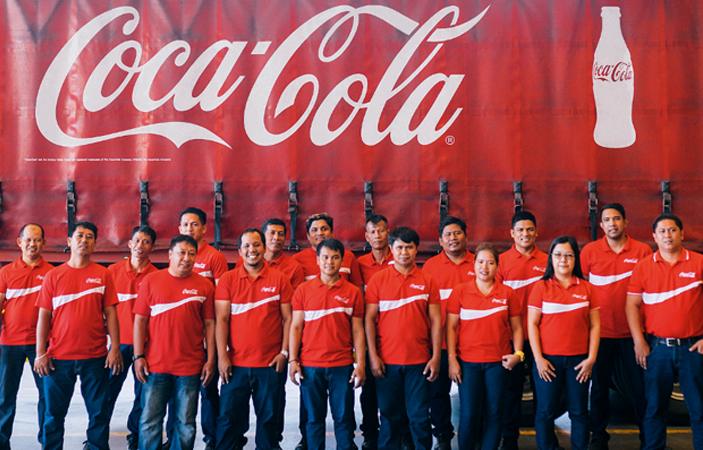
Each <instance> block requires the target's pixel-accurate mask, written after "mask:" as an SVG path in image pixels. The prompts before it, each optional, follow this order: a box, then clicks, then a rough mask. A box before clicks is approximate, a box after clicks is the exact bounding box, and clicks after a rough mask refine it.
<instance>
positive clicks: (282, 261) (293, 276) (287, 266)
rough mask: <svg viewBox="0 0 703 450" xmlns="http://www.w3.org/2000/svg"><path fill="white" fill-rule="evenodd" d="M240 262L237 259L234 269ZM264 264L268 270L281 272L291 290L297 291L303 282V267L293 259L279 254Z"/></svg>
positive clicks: (239, 265) (240, 259)
mask: <svg viewBox="0 0 703 450" xmlns="http://www.w3.org/2000/svg"><path fill="white" fill-rule="evenodd" d="M241 261H242V258H239V259H238V260H237V263H236V264H235V266H234V267H235V269H238V268H239V267H241V265H242V263H241ZM266 264H268V266H269V267H270V268H272V269H276V270H278V271H279V272H282V273H283V275H285V276H286V277H287V278H288V281H289V282H290V284H291V286H292V287H293V289H298V286H300V285H301V284H302V283H303V282H304V281H305V273H304V272H303V266H301V265H300V264H299V263H298V262H297V261H295V260H293V258H291V257H290V256H288V255H286V254H285V253H281V256H279V257H278V258H276V259H274V260H273V261H271V262H268V261H266Z"/></svg>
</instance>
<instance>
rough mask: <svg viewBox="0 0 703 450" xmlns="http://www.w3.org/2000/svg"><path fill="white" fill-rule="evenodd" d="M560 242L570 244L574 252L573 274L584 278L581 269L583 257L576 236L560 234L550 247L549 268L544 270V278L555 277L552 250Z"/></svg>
mask: <svg viewBox="0 0 703 450" xmlns="http://www.w3.org/2000/svg"><path fill="white" fill-rule="evenodd" d="M559 244H569V246H570V247H571V250H573V252H574V264H575V265H574V271H573V272H572V274H573V276H575V277H578V278H581V279H583V271H582V270H581V259H580V258H579V244H578V242H577V241H576V238H575V237H573V236H559V237H558V238H556V239H554V241H553V242H552V245H551V246H550V247H549V259H548V260H547V270H546V271H545V272H544V276H543V277H542V279H543V280H551V279H552V278H554V264H553V263H552V252H553V251H554V247H556V246H557V245H559Z"/></svg>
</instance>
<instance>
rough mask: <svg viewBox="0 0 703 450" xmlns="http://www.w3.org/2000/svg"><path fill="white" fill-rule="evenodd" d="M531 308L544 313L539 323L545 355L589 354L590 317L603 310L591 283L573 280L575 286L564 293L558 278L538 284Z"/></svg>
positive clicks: (532, 295)
mask: <svg viewBox="0 0 703 450" xmlns="http://www.w3.org/2000/svg"><path fill="white" fill-rule="evenodd" d="M528 306H529V307H530V308H535V309H538V310H540V311H541V312H542V320H541V321H540V323H539V332H540V338H541V341H540V342H541V344H542V353H544V354H547V355H559V356H573V355H583V354H586V353H588V338H589V330H590V320H589V318H588V313H589V312H590V311H591V310H594V309H598V308H599V304H598V298H597V297H596V291H595V289H593V286H592V285H591V283H589V282H588V281H584V280H581V279H580V278H577V277H572V278H571V285H570V286H569V288H568V289H564V287H563V286H562V285H561V284H559V281H557V280H556V279H554V278H552V279H549V280H541V281H538V282H537V283H535V286H534V288H533V289H532V293H531V294H530V298H529V300H528Z"/></svg>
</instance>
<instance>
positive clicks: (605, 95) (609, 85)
mask: <svg viewBox="0 0 703 450" xmlns="http://www.w3.org/2000/svg"><path fill="white" fill-rule="evenodd" d="M600 15H601V17H602V18H603V29H602V31H601V34H600V40H599V41H598V45H597V46H596V52H595V54H594V56H593V96H594V97H595V100H596V128H595V130H594V131H593V139H594V140H595V141H596V144H598V145H600V146H601V147H608V148H624V147H629V146H630V145H632V144H634V143H635V139H636V137H637V136H636V133H635V127H634V125H633V124H632V101H633V98H634V95H635V73H634V70H633V68H632V59H631V58H630V51H629V50H628V49H627V44H625V39H624V38H623V37H622V30H621V29H620V8H618V7H615V6H604V7H603V8H602V9H601V13H600Z"/></svg>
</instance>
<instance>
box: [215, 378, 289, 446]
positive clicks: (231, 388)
mask: <svg viewBox="0 0 703 450" xmlns="http://www.w3.org/2000/svg"><path fill="white" fill-rule="evenodd" d="M285 380H286V373H285V371H284V372H282V373H278V372H276V370H275V369H273V368H272V367H256V368H250V367H232V378H231V379H230V380H229V383H227V384H223V385H222V387H221V390H220V415H219V417H218V418H217V448H218V449H223V450H231V449H233V448H237V447H243V446H244V444H246V442H247V441H246V439H245V438H244V433H246V432H247V431H248V430H249V399H250V398H252V399H253V401H254V411H255V412H256V448H257V449H258V450H269V449H275V448H278V433H279V423H280V419H279V417H278V411H279V408H278V407H279V403H280V401H281V399H280V388H281V384H284V383H285Z"/></svg>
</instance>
